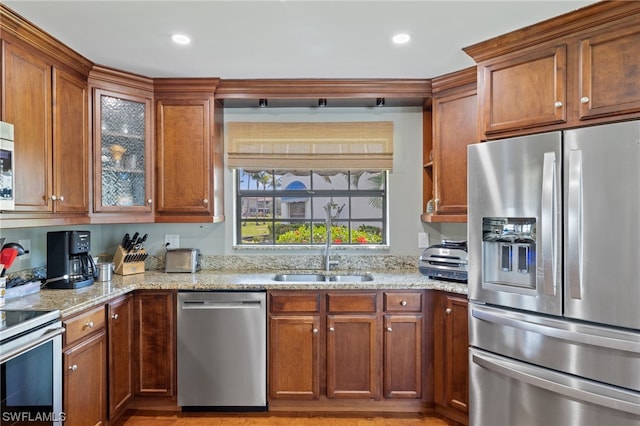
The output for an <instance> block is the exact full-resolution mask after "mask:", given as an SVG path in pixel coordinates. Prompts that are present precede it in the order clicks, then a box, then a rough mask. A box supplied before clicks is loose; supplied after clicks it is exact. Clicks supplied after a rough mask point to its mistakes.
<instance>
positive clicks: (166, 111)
mask: <svg viewBox="0 0 640 426" xmlns="http://www.w3.org/2000/svg"><path fill="white" fill-rule="evenodd" d="M180 81H181V80H178V81H176V82H171V81H168V80H164V81H160V82H156V90H160V92H158V91H157V92H156V170H157V185H156V192H157V197H156V198H157V200H158V202H157V205H156V222H212V221H213V222H216V221H220V220H223V219H224V216H223V204H222V197H223V191H222V167H223V153H222V148H221V147H222V143H223V141H222V107H221V105H220V104H219V103H217V102H216V101H215V100H214V97H213V92H214V91H215V82H211V83H210V84H209V85H207V82H206V81H205V82H204V83H203V84H202V86H203V87H204V88H205V89H208V91H206V90H202V91H192V92H189V91H188V89H189V88H190V86H185V87H183V88H182V89H183V91H180V88H181V87H182V86H181V83H180ZM216 81H217V80H216ZM193 83H197V81H196V82H191V84H193ZM185 84H189V83H187V80H185ZM158 86H160V89H158ZM191 88H192V87H191ZM163 89H164V91H163Z"/></svg>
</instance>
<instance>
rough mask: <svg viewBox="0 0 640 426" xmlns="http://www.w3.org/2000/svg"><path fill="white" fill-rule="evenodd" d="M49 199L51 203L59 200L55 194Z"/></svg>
mask: <svg viewBox="0 0 640 426" xmlns="http://www.w3.org/2000/svg"><path fill="white" fill-rule="evenodd" d="M49 199H50V200H51V201H56V200H57V199H58V197H56V195H55V194H54V195H52V196H51V197H49Z"/></svg>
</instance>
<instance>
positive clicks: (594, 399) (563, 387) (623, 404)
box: [471, 351, 640, 415]
mask: <svg viewBox="0 0 640 426" xmlns="http://www.w3.org/2000/svg"><path fill="white" fill-rule="evenodd" d="M471 361H472V363H473V364H476V365H478V366H480V367H482V368H486V369H488V370H491V371H494V372H496V373H498V374H501V375H503V376H506V377H509V378H512V379H514V380H517V381H519V382H524V383H527V384H529V385H532V386H536V387H539V388H541V389H545V390H548V391H550V392H553V393H556V394H558V393H559V394H562V395H563V396H565V397H570V398H575V399H576V400H579V401H585V402H588V403H591V404H596V405H600V406H602V407H607V408H614V409H616V410H620V411H624V412H627V413H631V414H635V415H638V414H640V405H638V404H636V403H633V402H630V401H625V400H623V399H622V398H616V397H615V394H613V393H614V392H615V391H610V392H611V393H612V395H606V394H605V393H608V392H607V390H608V389H607V388H604V386H602V393H598V392H597V391H598V390H599V389H600V388H601V386H598V385H594V386H590V387H589V388H591V389H582V388H581V387H580V386H579V385H580V383H579V380H575V381H574V382H575V383H571V385H569V384H565V383H561V381H559V380H554V374H557V375H558V376H560V374H559V373H549V374H544V371H543V370H542V369H539V368H535V367H522V366H520V365H519V364H516V363H514V362H512V361H509V360H508V359H506V358H498V357H495V356H492V355H489V354H481V353H478V352H475V351H474V352H473V353H472V355H471ZM539 370H540V371H539ZM563 376H564V375H562V377H563Z"/></svg>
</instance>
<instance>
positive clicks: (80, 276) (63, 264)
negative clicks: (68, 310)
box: [46, 231, 98, 289]
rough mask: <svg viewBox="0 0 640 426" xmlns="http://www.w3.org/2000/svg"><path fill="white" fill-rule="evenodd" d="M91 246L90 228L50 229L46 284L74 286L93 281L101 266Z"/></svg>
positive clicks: (78, 286)
mask: <svg viewBox="0 0 640 426" xmlns="http://www.w3.org/2000/svg"><path fill="white" fill-rule="evenodd" d="M90 249H91V233H90V232H89V231H55V232H47V280H46V282H47V283H48V284H47V287H48V288H58V289H73V288H81V287H86V286H89V285H91V284H93V283H94V281H95V280H96V278H97V277H98V268H96V264H95V262H94V261H93V257H92V256H91V254H90V253H89V250H90Z"/></svg>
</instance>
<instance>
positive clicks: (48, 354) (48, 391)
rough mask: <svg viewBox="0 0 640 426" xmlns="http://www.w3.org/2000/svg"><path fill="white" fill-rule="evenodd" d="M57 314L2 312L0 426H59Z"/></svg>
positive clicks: (61, 415) (59, 339) (59, 328)
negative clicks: (33, 425) (34, 425)
mask: <svg viewBox="0 0 640 426" xmlns="http://www.w3.org/2000/svg"><path fill="white" fill-rule="evenodd" d="M63 332H64V328H63V327H62V323H61V321H60V312H59V311H17V310H16V311H14V310H2V311H0V424H2V425H3V426H5V425H7V426H8V425H21V424H38V425H62V424H63V422H64V420H65V414H64V413H63V412H62V333H63Z"/></svg>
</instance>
